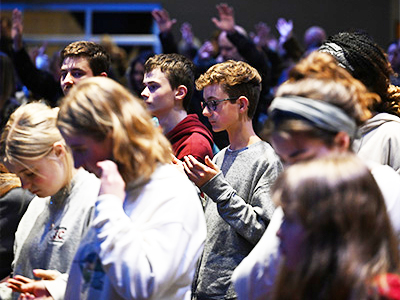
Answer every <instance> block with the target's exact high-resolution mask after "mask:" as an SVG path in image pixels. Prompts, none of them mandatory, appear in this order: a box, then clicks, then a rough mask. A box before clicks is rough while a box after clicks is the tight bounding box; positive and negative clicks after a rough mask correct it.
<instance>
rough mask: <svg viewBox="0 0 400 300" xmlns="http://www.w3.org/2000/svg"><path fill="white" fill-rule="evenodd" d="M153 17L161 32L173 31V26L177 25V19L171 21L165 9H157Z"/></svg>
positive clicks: (153, 12)
mask: <svg viewBox="0 0 400 300" xmlns="http://www.w3.org/2000/svg"><path fill="white" fill-rule="evenodd" d="M151 15H152V16H153V19H154V20H155V21H156V23H157V25H158V29H160V32H169V31H171V29H172V26H173V25H174V24H175V23H176V19H172V20H171V18H170V17H169V13H168V11H166V10H165V9H155V10H153V11H152V12H151Z"/></svg>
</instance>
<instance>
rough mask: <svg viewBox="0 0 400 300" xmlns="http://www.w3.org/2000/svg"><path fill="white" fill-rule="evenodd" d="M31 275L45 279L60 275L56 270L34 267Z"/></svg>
mask: <svg viewBox="0 0 400 300" xmlns="http://www.w3.org/2000/svg"><path fill="white" fill-rule="evenodd" d="M33 275H35V276H36V277H39V278H42V279H45V280H55V279H56V278H57V277H58V276H60V275H61V273H60V272H58V271H57V270H42V269H35V270H33Z"/></svg>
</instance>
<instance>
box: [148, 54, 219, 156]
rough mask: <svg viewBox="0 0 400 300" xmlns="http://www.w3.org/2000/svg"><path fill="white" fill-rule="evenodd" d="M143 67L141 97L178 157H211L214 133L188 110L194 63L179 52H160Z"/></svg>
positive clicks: (192, 86)
mask: <svg viewBox="0 0 400 300" xmlns="http://www.w3.org/2000/svg"><path fill="white" fill-rule="evenodd" d="M144 68H145V73H144V80H143V82H144V85H145V88H144V90H143V91H142V97H143V99H144V102H145V103H146V106H147V109H148V110H149V112H150V113H151V114H152V115H153V116H155V117H157V119H158V121H159V123H160V126H161V128H162V129H163V131H164V134H165V135H166V137H167V138H168V140H169V141H170V142H171V144H172V149H173V152H174V155H175V156H176V158H177V159H178V160H183V158H184V157H185V156H186V155H193V157H195V158H196V159H198V160H200V161H202V162H204V159H205V157H206V156H209V157H212V156H213V145H214V142H213V138H212V134H211V132H210V131H209V130H208V128H207V127H206V126H205V125H204V124H203V123H201V122H200V120H199V118H198V116H197V115H196V114H188V113H187V109H188V105H189V103H190V100H191V99H192V95H193V93H194V68H195V67H194V65H193V63H192V62H191V61H190V60H189V59H188V58H187V57H185V56H183V55H180V54H176V53H172V54H159V55H155V56H153V57H150V58H149V59H148V60H147V61H146V63H145V65H144Z"/></svg>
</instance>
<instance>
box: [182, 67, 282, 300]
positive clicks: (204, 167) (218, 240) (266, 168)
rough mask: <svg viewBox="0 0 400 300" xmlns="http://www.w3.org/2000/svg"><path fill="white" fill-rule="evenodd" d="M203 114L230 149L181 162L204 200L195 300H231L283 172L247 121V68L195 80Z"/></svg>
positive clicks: (250, 90) (253, 97) (250, 100)
mask: <svg viewBox="0 0 400 300" xmlns="http://www.w3.org/2000/svg"><path fill="white" fill-rule="evenodd" d="M196 87H197V89H199V90H203V97H204V102H203V114H204V115H205V116H206V117H208V119H209V121H210V123H211V125H212V128H213V130H214V131H222V130H226V131H227V132H228V136H229V141H230V145H229V146H228V147H227V148H225V149H223V150H221V151H220V152H219V153H218V154H217V155H216V156H215V157H214V159H213V161H211V159H210V158H209V157H206V160H205V163H206V164H202V163H201V162H199V161H198V160H196V159H195V158H194V157H193V156H190V155H189V156H186V157H185V158H184V161H185V163H184V168H185V171H186V173H187V174H188V176H189V178H190V179H191V180H192V181H193V182H194V183H195V184H196V185H197V186H198V187H199V188H200V190H201V191H202V192H204V193H205V194H206V195H207V197H208V198H209V199H207V201H206V204H205V216H206V221H207V227H208V228H207V233H208V236H207V239H206V242H205V247H204V253H203V256H202V259H201V262H200V264H199V268H198V270H197V273H196V276H195V284H194V286H193V297H194V299H235V298H236V294H235V292H234V289H233V286H232V282H231V279H230V278H231V275H232V272H233V270H234V269H235V268H236V266H237V265H238V264H239V263H240V262H241V261H242V259H243V258H244V257H246V256H247V254H248V253H249V252H250V251H251V249H252V248H253V247H254V246H255V244H256V243H257V242H258V241H259V239H260V238H261V236H262V235H263V233H264V231H265V229H266V227H267V226H268V223H269V220H270V218H271V216H272V213H273V211H274V205H273V203H272V200H271V198H270V187H271V185H272V183H273V182H274V181H275V179H276V178H277V176H278V174H279V173H280V172H281V170H282V165H281V163H280V161H279V158H278V157H277V155H276V154H275V151H274V150H273V149H272V147H271V146H270V145H269V144H268V143H266V142H264V141H262V140H261V139H260V138H259V137H258V136H257V135H256V134H255V132H254V129H253V126H252V118H253V116H254V113H255V109H256V107H257V102H258V99H259V95H260V91H261V77H260V75H259V74H258V72H257V71H256V69H254V68H253V67H251V66H250V65H249V64H247V63H245V62H242V61H233V60H229V61H226V62H223V63H220V64H217V65H214V66H212V67H211V68H210V69H208V71H207V72H206V73H205V74H203V75H201V76H200V78H199V79H198V80H197V81H196Z"/></svg>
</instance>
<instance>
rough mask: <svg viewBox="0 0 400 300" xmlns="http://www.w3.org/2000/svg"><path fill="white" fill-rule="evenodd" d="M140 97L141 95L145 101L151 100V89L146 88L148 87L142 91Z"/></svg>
mask: <svg viewBox="0 0 400 300" xmlns="http://www.w3.org/2000/svg"><path fill="white" fill-rule="evenodd" d="M140 95H141V96H142V97H143V98H144V99H147V98H149V96H150V93H149V88H148V87H147V86H146V87H145V88H144V89H143V91H142V93H141V94H140Z"/></svg>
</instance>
